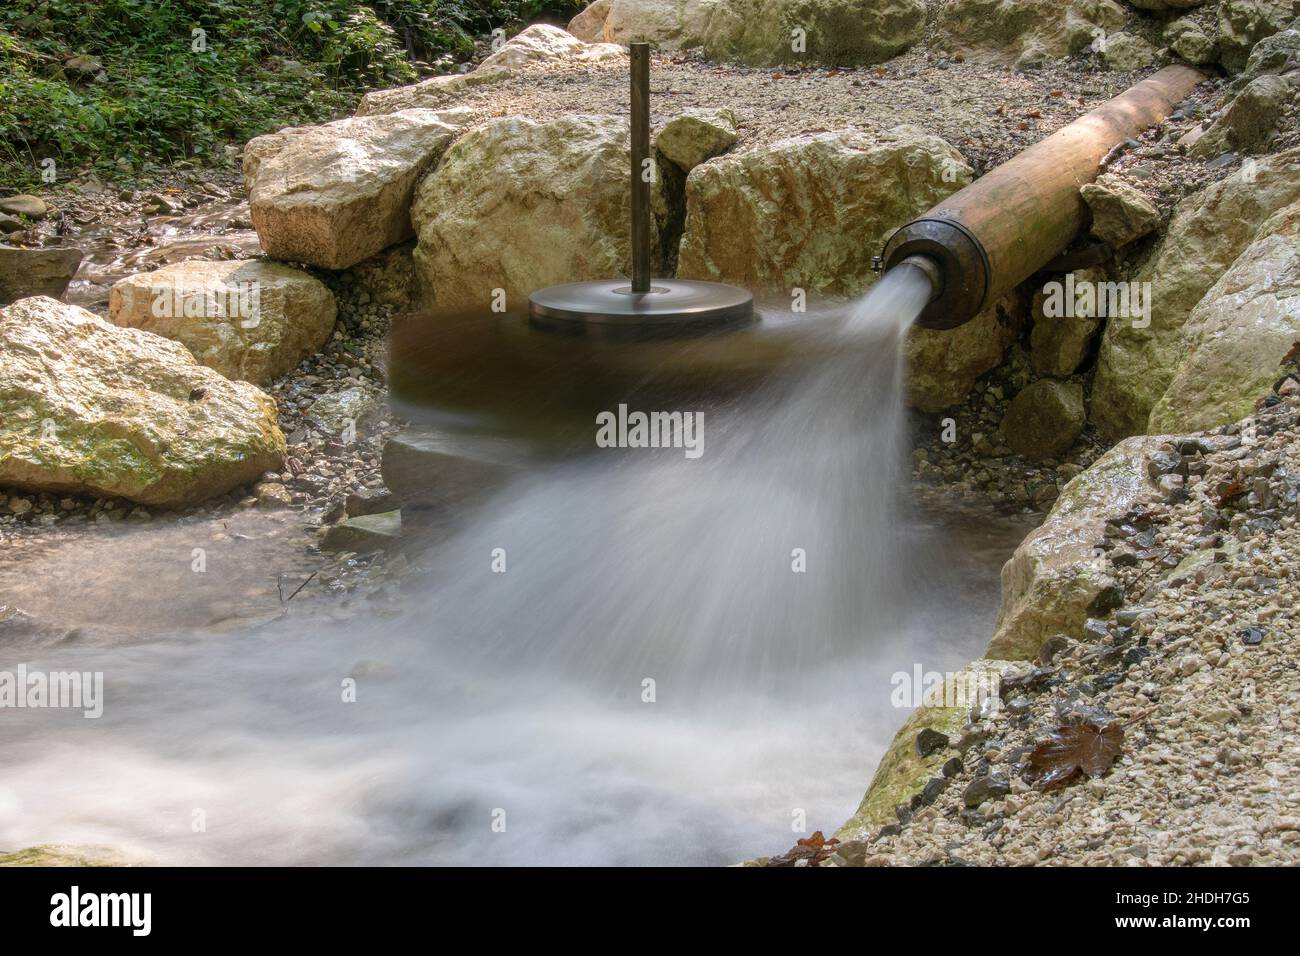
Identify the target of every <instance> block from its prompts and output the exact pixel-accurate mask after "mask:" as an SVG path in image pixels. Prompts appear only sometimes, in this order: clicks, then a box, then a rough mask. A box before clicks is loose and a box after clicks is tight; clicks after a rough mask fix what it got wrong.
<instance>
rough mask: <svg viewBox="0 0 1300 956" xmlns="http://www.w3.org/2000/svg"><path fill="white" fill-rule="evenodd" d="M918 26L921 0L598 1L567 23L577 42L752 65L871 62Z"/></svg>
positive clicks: (901, 46) (893, 51)
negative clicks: (642, 46)
mask: <svg viewBox="0 0 1300 956" xmlns="http://www.w3.org/2000/svg"><path fill="white" fill-rule="evenodd" d="M924 27H925V3H924V0H597V2H596V3H593V4H592V5H591V6H589V7H588V8H587V9H586V10H584V11H583V12H582V13H580V14H579V15H578V16H577V17H575V18H574V19H573V21H572V22H571V23H570V24H569V29H570V31H571V32H573V33H574V34H575V35H577V36H579V37H580V38H582V39H591V40H594V39H598V38H599V39H604V40H613V41H616V42H619V43H632V42H635V41H646V42H649V43H654V44H655V45H656V46H657V47H658V48H660V49H664V50H679V49H690V48H697V47H702V48H703V49H704V52H705V53H706V54H707V55H708V56H709V57H710V58H711V59H715V60H724V61H732V62H740V63H748V64H751V65H754V66H778V65H780V64H783V63H794V62H816V63H826V64H836V63H839V64H846V65H847V64H856V63H876V62H879V61H880V60H886V59H889V58H890V57H892V56H897V55H898V54H899V53H902V52H903V51H905V50H907V49H908V48H909V47H911V46H912V45H913V44H915V43H916V42H917V41H918V40H920V39H921V35H922V33H923V31H924ZM796 30H798V31H802V33H801V34H795V33H794V31H796Z"/></svg>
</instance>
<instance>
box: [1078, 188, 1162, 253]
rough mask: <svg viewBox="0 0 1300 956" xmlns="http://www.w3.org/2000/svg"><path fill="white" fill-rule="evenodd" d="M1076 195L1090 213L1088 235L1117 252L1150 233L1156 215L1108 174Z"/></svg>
mask: <svg viewBox="0 0 1300 956" xmlns="http://www.w3.org/2000/svg"><path fill="white" fill-rule="evenodd" d="M1079 193H1080V195H1081V196H1083V201H1084V202H1085V203H1087V204H1088V209H1089V210H1091V212H1092V234H1093V236H1095V237H1096V238H1097V239H1099V240H1101V241H1102V242H1104V243H1106V244H1107V245H1108V246H1110V247H1112V248H1114V249H1118V248H1120V247H1122V246H1126V245H1128V244H1129V243H1131V242H1133V241H1134V240H1136V239H1141V238H1142V237H1143V236H1145V235H1147V234H1148V233H1151V232H1153V231H1154V230H1155V228H1156V227H1157V226H1159V225H1160V212H1159V210H1157V209H1156V207H1155V204H1154V203H1152V202H1151V200H1150V199H1148V198H1147V197H1146V195H1145V194H1143V193H1142V192H1141V191H1140V190H1138V189H1137V188H1135V187H1133V186H1130V185H1129V184H1128V183H1126V182H1124V181H1123V180H1122V179H1120V178H1119V177H1118V176H1115V175H1113V174H1110V173H1106V174H1103V175H1101V176H1098V177H1097V180H1096V181H1095V182H1092V183H1088V184H1086V185H1085V186H1083V187H1082V188H1081V189H1080V190H1079Z"/></svg>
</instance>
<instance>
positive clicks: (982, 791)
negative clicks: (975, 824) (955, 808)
mask: <svg viewBox="0 0 1300 956" xmlns="http://www.w3.org/2000/svg"><path fill="white" fill-rule="evenodd" d="M1010 792H1011V785H1010V784H1009V783H1008V782H1007V779H1006V778H1005V777H1003V776H1000V775H993V774H986V775H985V776H982V777H976V778H975V779H974V780H972V781H971V782H970V784H969V785H968V786H967V787H966V789H965V790H964V791H962V795H961V796H962V802H963V803H965V804H966V807H967V808H968V809H972V810H973V809H975V808H976V807H978V806H980V805H981V804H982V803H984V802H986V801H989V800H995V799H997V798H998V797H1005V796H1006V795H1007V794H1008V793H1010Z"/></svg>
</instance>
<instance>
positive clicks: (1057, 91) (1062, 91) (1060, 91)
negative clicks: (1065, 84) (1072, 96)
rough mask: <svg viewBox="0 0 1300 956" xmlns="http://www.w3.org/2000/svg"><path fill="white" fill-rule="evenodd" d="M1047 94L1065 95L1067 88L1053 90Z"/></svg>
mask: <svg viewBox="0 0 1300 956" xmlns="http://www.w3.org/2000/svg"><path fill="white" fill-rule="evenodd" d="M1047 95H1048V96H1064V95H1065V90H1052V92H1050V93H1048V94H1047Z"/></svg>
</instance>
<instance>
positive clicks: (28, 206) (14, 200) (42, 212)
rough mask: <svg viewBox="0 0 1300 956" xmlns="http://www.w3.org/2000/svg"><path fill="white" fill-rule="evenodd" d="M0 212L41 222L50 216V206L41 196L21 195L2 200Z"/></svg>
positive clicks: (0, 200)
mask: <svg viewBox="0 0 1300 956" xmlns="http://www.w3.org/2000/svg"><path fill="white" fill-rule="evenodd" d="M0 212H4V213H8V214H9V215H11V216H26V217H27V218H28V219H32V220H41V219H44V218H45V217H46V216H48V215H49V214H50V204H49V203H47V202H46V201H45V200H44V199H42V198H41V197H40V196H31V195H28V194H27V193H19V194H18V195H17V196H6V197H5V198H3V199H0Z"/></svg>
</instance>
